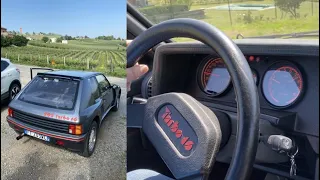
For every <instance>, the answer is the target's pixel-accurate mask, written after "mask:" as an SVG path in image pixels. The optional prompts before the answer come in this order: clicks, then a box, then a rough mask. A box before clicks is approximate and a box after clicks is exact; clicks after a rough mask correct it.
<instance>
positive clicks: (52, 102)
mask: <svg viewBox="0 0 320 180" xmlns="http://www.w3.org/2000/svg"><path fill="white" fill-rule="evenodd" d="M78 85H79V81H74V80H69V79H59V78H50V77H39V76H37V77H35V78H34V80H33V81H32V82H31V83H30V84H29V86H27V88H26V89H25V90H24V91H23V92H22V94H21V95H20V97H19V100H21V101H25V102H28V103H32V104H37V105H41V106H46V107H52V108H56V109H65V110H71V109H73V108H74V104H75V101H76V96H77V91H78Z"/></svg>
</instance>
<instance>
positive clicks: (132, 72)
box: [126, 64, 149, 91]
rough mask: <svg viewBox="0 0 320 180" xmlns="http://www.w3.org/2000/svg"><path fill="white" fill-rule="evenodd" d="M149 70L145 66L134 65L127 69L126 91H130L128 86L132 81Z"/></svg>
mask: <svg viewBox="0 0 320 180" xmlns="http://www.w3.org/2000/svg"><path fill="white" fill-rule="evenodd" d="M148 70H149V68H148V66H147V65H143V64H141V65H140V64H136V65H134V66H132V67H131V68H127V69H126V71H127V89H128V90H129V91H130V84H131V82H132V81H134V80H136V79H138V78H139V77H140V76H142V75H143V74H145V73H146V72H148Z"/></svg>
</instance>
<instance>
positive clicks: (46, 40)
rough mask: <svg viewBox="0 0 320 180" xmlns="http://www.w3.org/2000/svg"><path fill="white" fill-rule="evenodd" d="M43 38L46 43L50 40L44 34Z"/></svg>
mask: <svg viewBox="0 0 320 180" xmlns="http://www.w3.org/2000/svg"><path fill="white" fill-rule="evenodd" d="M41 40H42V41H43V42H45V43H46V42H48V41H49V38H48V37H47V36H44V37H43V38H42V39H41Z"/></svg>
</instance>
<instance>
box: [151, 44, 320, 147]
mask: <svg viewBox="0 0 320 180" xmlns="http://www.w3.org/2000/svg"><path fill="white" fill-rule="evenodd" d="M235 42H236V44H237V45H238V46H239V48H240V50H241V51H242V52H243V53H244V55H245V57H246V59H247V61H248V64H249V66H250V68H251V70H252V74H251V75H249V76H250V77H252V78H253V79H254V81H255V83H256V85H257V90H258V94H259V100H260V108H261V114H265V115H271V114H272V115H273V114H282V113H294V114H295V117H296V118H294V119H292V120H291V122H290V123H288V122H286V123H288V124H290V125H291V127H290V128H289V129H290V130H291V131H294V132H298V133H303V134H306V135H310V136H313V137H319V111H318V108H319V42H318V41H313V40H309V41H308V40H307V41H299V40H285V39H279V40H273V39H272V40H266V39H263V40H257V39H246V40H245V39H242V40H238V41H235ZM155 71H156V72H155ZM147 87H148V86H147ZM149 88H150V87H149ZM244 88H245V87H244ZM166 92H183V93H187V94H189V95H191V96H193V97H194V98H196V99H197V100H199V101H202V102H203V103H206V104H209V105H216V104H219V105H224V106H226V107H230V108H232V107H233V108H236V107H237V103H236V95H235V93H234V91H233V86H232V79H231V77H230V75H229V72H228V70H227V68H226V66H225V65H224V62H223V60H222V59H221V58H220V56H219V55H218V54H217V53H216V52H214V51H213V50H211V49H210V48H208V47H207V46H206V45H204V44H202V43H197V42H193V43H170V44H166V45H162V46H160V47H158V48H157V51H156V53H155V57H154V62H153V73H152V95H158V94H162V93H166ZM317 152H318V150H317Z"/></svg>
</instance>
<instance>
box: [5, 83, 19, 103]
mask: <svg viewBox="0 0 320 180" xmlns="http://www.w3.org/2000/svg"><path fill="white" fill-rule="evenodd" d="M20 91H21V86H20V85H19V84H18V83H13V84H11V86H10V88H9V98H8V102H9V103H10V102H11V101H12V100H13V99H14V98H15V97H16V96H17V94H18V93H19V92H20Z"/></svg>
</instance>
